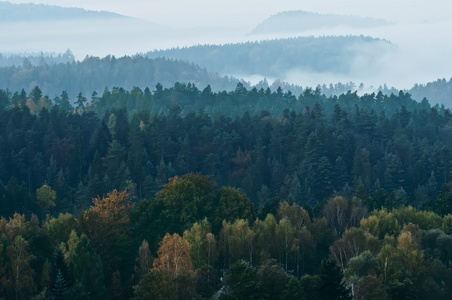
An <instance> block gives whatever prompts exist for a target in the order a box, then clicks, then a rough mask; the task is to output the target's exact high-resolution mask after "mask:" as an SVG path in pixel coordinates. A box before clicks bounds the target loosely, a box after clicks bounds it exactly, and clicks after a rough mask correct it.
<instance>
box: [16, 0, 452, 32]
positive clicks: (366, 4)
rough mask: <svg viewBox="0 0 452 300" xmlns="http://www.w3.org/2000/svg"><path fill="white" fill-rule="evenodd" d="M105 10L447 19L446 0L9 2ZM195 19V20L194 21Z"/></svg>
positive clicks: (179, 20)
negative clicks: (293, 12) (288, 12)
mask: <svg viewBox="0 0 452 300" xmlns="http://www.w3.org/2000/svg"><path fill="white" fill-rule="evenodd" d="M9 2H12V3H30V2H31V3H43V4H51V5H58V6H69V7H82V8H86V9H91V10H105V11H112V12H117V13H120V14H125V15H128V16H133V17H138V18H142V19H147V20H152V21H154V22H157V23H161V24H165V25H173V26H184V25H185V26H209V25H211V24H212V22H215V23H217V24H221V25H229V26H234V23H237V24H238V25H240V26H244V25H246V24H248V25H249V26H251V27H253V26H254V25H255V23H256V21H257V22H259V21H262V20H264V19H265V18H267V17H268V16H270V15H272V14H275V13H277V12H280V11H286V10H307V11H313V12H320V13H340V14H353V15H362V16H373V17H378V18H385V19H388V20H391V21H396V20H404V21H407V20H417V21H436V20H440V19H445V18H449V17H450V15H451V13H450V12H451V11H452V1H449V0H430V1H425V0H341V1H337V0H336V1H334V0H332V1H331V0H316V1H312V0H309V1H306V0H278V1H262V0H246V1H243V0H221V1H220V0H128V1H123V0H47V1H36V0H12V1H9ZM194 17H195V18H194Z"/></svg>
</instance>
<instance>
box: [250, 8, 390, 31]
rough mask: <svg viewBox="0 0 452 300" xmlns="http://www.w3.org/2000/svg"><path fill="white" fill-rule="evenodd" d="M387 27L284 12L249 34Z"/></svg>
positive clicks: (362, 20) (378, 22) (348, 18)
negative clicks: (336, 28)
mask: <svg viewBox="0 0 452 300" xmlns="http://www.w3.org/2000/svg"><path fill="white" fill-rule="evenodd" d="M385 25H389V22H387V21H385V20H383V19H375V18H363V17H357V16H345V15H336V14H318V13H312V12H307V11H302V10H298V11H285V12H280V13H277V14H275V15H273V16H271V17H269V18H267V19H265V20H264V21H263V22H262V23H260V24H258V25H257V26H256V27H255V28H254V29H253V30H252V31H251V32H250V34H269V33H278V32H279V33H288V32H296V33H299V32H303V31H308V30H313V29H319V28H320V29H322V28H334V27H340V26H343V27H350V28H366V27H378V26H385Z"/></svg>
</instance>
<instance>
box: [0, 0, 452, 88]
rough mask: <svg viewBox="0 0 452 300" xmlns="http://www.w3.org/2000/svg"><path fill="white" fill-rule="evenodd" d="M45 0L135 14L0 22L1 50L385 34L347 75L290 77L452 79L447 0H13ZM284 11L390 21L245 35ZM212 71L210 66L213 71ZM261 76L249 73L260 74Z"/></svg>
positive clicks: (291, 76) (129, 50) (93, 50)
mask: <svg viewBox="0 0 452 300" xmlns="http://www.w3.org/2000/svg"><path fill="white" fill-rule="evenodd" d="M10 2H12V3H30V2H32V3H44V4H51V5H58V6H67V7H81V8H85V9H90V10H98V11H111V12H115V13H119V14H123V15H127V16H131V17H134V18H137V20H133V21H130V20H129V21H102V22H101V23H93V21H68V22H58V23H55V22H52V21H51V20H49V21H48V22H41V23H39V24H36V23H32V24H31V23H24V22H22V23H17V22H16V23H2V22H0V39H1V40H2V43H1V45H0V53H14V52H35V53H36V52H40V51H44V52H64V51H66V49H71V51H72V52H73V53H74V55H75V56H76V57H77V58H78V59H83V58H84V57H85V56H86V55H95V56H105V55H107V54H113V55H116V56H122V55H133V54H135V53H143V52H147V51H150V50H154V49H166V48H171V47H178V46H179V47H181V46H190V45H197V44H224V43H233V42H244V41H247V40H260V39H269V38H281V37H287V36H310V35H313V36H324V35H348V34H352V35H359V34H362V35H366V36H372V37H376V38H382V39H386V40H389V41H390V42H392V43H393V44H395V45H397V48H396V50H395V51H394V52H392V53H390V54H388V55H385V56H383V57H381V59H379V60H377V61H374V62H372V63H370V64H369V63H368V62H366V63H363V62H362V61H360V59H359V57H358V58H357V59H356V62H355V64H354V66H353V70H355V72H353V73H352V74H351V75H348V76H344V75H340V76H339V75H337V74H325V73H320V74H312V73H306V72H304V71H303V70H288V72H287V75H286V76H285V78H281V79H283V80H286V81H288V82H290V83H294V84H298V85H303V86H315V85H317V84H323V83H326V84H328V83H331V82H332V83H335V82H339V81H340V82H349V81H353V82H356V83H360V82H363V83H364V84H365V85H366V86H371V85H372V86H375V87H378V86H379V85H383V84H385V83H386V84H387V85H388V86H394V87H396V88H399V89H402V88H410V87H412V86H413V84H414V83H426V82H429V81H433V80H436V79H437V78H446V79H449V78H451V77H452V31H451V30H450V28H452V20H450V17H449V15H450V11H452V2H450V1H445V0H442V1H439V0H433V1H428V2H427V1H421V0H398V1H392V0H391V1H390V0H346V1H326V0H319V1H289V0H280V1H274V2H270V1H267V2H264V3H262V1H257V0H250V1H246V2H244V1H238V0H228V1H219V0H217V1H211V0H192V1H183V0H166V1H163V0H158V1H157V0H151V1H149V0H146V1H145V0H129V1H127V2H124V1H119V0H109V1H104V0H101V1H88V0H58V1H57V0H51V1H31V0H25V1H20V0H19V1H10ZM289 10H305V11H311V12H317V13H322V14H326V13H334V14H343V15H356V16H363V17H373V18H382V19H385V20H387V21H390V22H392V23H393V24H392V25H390V26H383V27H376V28H367V29H365V30H359V29H350V28H329V29H322V30H313V31H306V32H299V33H297V34H296V35H295V34H294V33H291V34H288V35H283V34H278V35H265V36H249V35H247V34H248V33H249V32H250V31H251V30H252V29H253V28H254V27H255V26H256V25H257V24H259V23H260V22H262V21H264V20H265V19H266V18H268V17H270V16H271V15H273V14H276V13H278V12H282V11H289ZM211 71H215V70H211ZM259 76H261V74H256V76H253V80H257V81H258V78H259Z"/></svg>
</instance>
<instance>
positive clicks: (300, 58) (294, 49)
mask: <svg viewBox="0 0 452 300" xmlns="http://www.w3.org/2000/svg"><path fill="white" fill-rule="evenodd" d="M393 48H394V46H393V45H392V44H391V43H390V42H388V41H385V40H380V39H374V38H370V37H364V36H346V37H344V36H329V37H318V38H316V37H298V38H290V39H278V40H267V41H260V42H247V43H239V44H227V45H221V46H220V45H203V46H194V47H188V48H174V49H170V50H163V51H152V52H148V53H147V54H146V56H147V57H149V58H156V57H166V58H172V59H180V60H184V61H188V62H194V63H195V64H197V65H199V66H201V67H206V68H207V69H208V70H214V71H215V72H219V73H221V74H232V75H234V76H247V75H256V74H257V75H261V76H267V77H277V78H280V79H284V77H285V75H286V73H287V72H288V71H294V70H297V71H304V72H316V73H337V74H350V73H352V72H355V71H356V69H359V68H362V67H365V68H369V67H370V66H372V64H374V63H376V62H377V61H378V59H379V58H381V57H383V56H384V55H385V54H386V53H388V52H390V51H392V49H393ZM357 61H359V65H357ZM363 71H365V70H363Z"/></svg>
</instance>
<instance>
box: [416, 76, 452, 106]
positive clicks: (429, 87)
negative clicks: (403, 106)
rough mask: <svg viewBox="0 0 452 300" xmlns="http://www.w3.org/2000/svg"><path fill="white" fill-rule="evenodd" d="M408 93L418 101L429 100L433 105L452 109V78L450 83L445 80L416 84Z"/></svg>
mask: <svg viewBox="0 0 452 300" xmlns="http://www.w3.org/2000/svg"><path fill="white" fill-rule="evenodd" d="M408 92H409V93H410V94H411V95H412V97H413V99H415V100H417V101H421V100H422V99H423V98H427V99H428V100H429V101H430V103H432V104H435V103H440V104H444V105H446V106H447V107H452V78H451V79H449V81H447V80H446V79H445V78H443V79H438V80H436V81H433V82H429V83H426V84H415V85H414V87H413V88H411V89H410V90H409V91H408Z"/></svg>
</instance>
